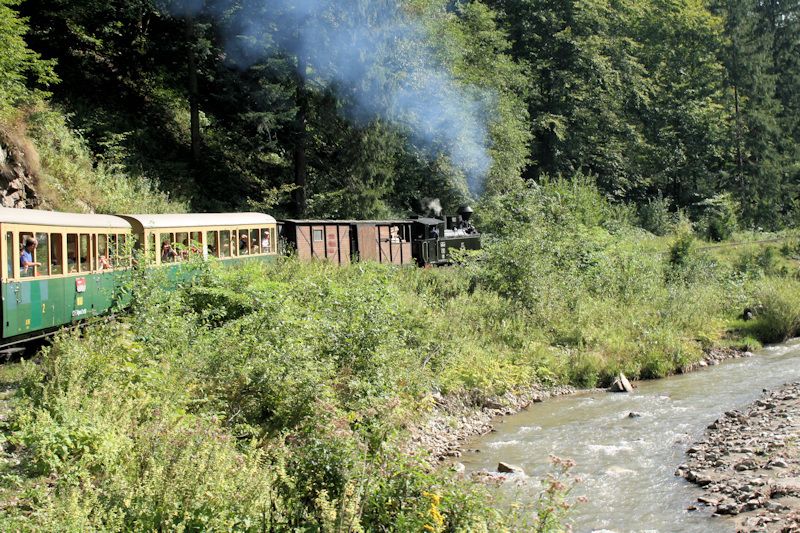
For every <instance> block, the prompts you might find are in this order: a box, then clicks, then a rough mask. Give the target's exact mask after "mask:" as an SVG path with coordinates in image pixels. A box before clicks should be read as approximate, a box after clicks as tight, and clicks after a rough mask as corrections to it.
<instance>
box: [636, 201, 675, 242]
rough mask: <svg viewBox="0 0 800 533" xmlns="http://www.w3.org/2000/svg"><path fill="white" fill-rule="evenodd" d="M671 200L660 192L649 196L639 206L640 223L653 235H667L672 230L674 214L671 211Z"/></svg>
mask: <svg viewBox="0 0 800 533" xmlns="http://www.w3.org/2000/svg"><path fill="white" fill-rule="evenodd" d="M669 206H670V200H669V198H664V197H662V196H661V195H660V194H659V195H658V197H657V198H649V199H648V200H647V203H644V204H641V205H640V206H639V224H640V225H641V226H642V228H644V229H646V230H647V231H649V232H650V233H652V234H653V235H666V234H667V233H669V232H670V231H671V230H672V225H673V221H672V215H671V214H670V212H669Z"/></svg>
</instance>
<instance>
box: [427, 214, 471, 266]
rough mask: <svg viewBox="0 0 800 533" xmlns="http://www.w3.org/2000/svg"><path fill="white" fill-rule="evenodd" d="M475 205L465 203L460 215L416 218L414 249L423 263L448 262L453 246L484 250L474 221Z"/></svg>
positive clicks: (454, 247) (462, 248)
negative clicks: (441, 217) (481, 248)
mask: <svg viewBox="0 0 800 533" xmlns="http://www.w3.org/2000/svg"><path fill="white" fill-rule="evenodd" d="M471 216H472V209H471V208H470V207H469V206H467V205H464V206H461V207H460V208H459V210H458V214H457V215H447V216H445V217H444V219H438V218H430V217H419V218H416V219H414V221H413V222H414V224H413V226H412V233H413V236H414V242H413V248H412V253H413V254H414V257H415V258H416V259H417V263H418V264H419V265H420V266H425V265H445V264H448V263H450V262H451V252H452V250H453V249H460V250H480V247H481V237H480V234H479V233H478V230H477V229H475V227H474V226H473V225H472V223H471V222H470V218H471Z"/></svg>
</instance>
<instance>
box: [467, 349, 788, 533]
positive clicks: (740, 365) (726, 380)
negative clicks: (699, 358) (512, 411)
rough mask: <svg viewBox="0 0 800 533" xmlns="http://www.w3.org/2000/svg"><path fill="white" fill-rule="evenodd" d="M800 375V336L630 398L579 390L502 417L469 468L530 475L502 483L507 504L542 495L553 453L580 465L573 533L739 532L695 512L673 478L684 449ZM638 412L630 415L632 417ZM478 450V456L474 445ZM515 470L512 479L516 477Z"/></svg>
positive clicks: (642, 388)
mask: <svg viewBox="0 0 800 533" xmlns="http://www.w3.org/2000/svg"><path fill="white" fill-rule="evenodd" d="M798 379H800V340H797V339H796V340H793V341H790V342H788V343H785V344H781V345H776V346H771V347H768V348H764V349H763V350H760V351H759V352H757V353H756V356H755V357H750V358H744V359H733V360H729V361H724V362H723V363H721V364H720V365H718V366H713V367H709V368H706V369H703V370H700V371H697V372H693V373H690V374H685V375H680V376H674V377H670V378H667V379H662V380H655V381H644V382H639V383H638V384H637V385H638V388H637V389H636V390H635V392H634V393H632V394H614V393H606V392H583V393H578V394H574V395H570V396H566V397H560V398H553V399H550V400H547V401H545V402H543V403H538V404H533V405H532V406H531V407H530V408H529V409H527V410H525V411H523V412H521V413H519V414H516V415H513V416H511V417H507V418H505V419H504V420H502V421H500V420H498V421H496V423H495V428H496V430H497V431H496V432H495V433H491V434H489V435H487V436H484V437H481V438H479V439H475V440H472V441H470V442H468V443H466V444H465V446H464V453H463V455H462V457H461V462H462V463H463V464H464V465H465V467H466V471H467V474H469V473H470V472H474V471H479V470H484V469H485V470H488V471H490V472H491V471H495V470H496V468H497V463H498V462H499V461H504V462H507V463H512V464H515V465H518V466H521V467H522V468H523V469H524V470H525V473H526V474H527V476H529V477H525V478H523V479H521V480H520V479H511V480H509V481H507V482H505V483H503V484H502V485H500V486H499V488H498V489H497V490H499V491H501V497H502V499H504V500H507V501H508V503H509V504H510V503H513V502H521V503H529V502H531V501H533V500H535V499H536V498H537V497H538V494H539V491H540V490H541V484H540V483H539V482H538V479H540V478H542V477H543V476H545V475H546V474H547V473H548V472H550V471H552V469H551V467H550V463H549V460H548V456H549V455H550V454H553V455H556V456H558V457H562V458H571V459H574V460H575V461H576V462H577V466H576V467H575V468H574V469H573V473H574V474H575V475H577V476H580V477H581V478H582V482H581V483H580V484H579V485H578V486H577V487H576V488H575V489H574V491H573V493H572V495H573V497H577V496H581V495H585V496H586V498H587V499H588V501H587V502H585V503H582V504H578V505H577V506H576V507H575V508H574V509H573V511H572V512H571V514H570V518H571V520H572V524H573V527H574V530H575V531H576V532H589V531H602V530H610V531H617V532H624V531H654V532H655V531H658V532H673V531H674V532H678V531H680V532H698V533H700V532H703V533H706V532H715V531H720V532H722V531H725V532H728V531H733V528H734V525H733V522H732V521H731V520H730V519H727V518H720V517H711V516H710V513H709V512H708V511H704V510H703V509H702V506H701V505H698V507H700V508H701V509H700V510H694V511H690V510H688V509H687V508H689V507H690V506H692V505H694V504H695V503H696V499H697V497H698V496H699V495H700V494H702V492H701V491H700V489H698V488H697V487H695V486H694V485H691V484H690V483H688V482H686V481H685V480H683V479H682V478H680V477H676V476H675V475H674V473H675V470H676V468H677V467H678V465H680V464H681V463H683V462H685V460H686V456H685V452H686V449H687V448H688V447H689V446H690V445H691V444H692V443H693V442H695V441H697V440H698V439H700V438H701V437H702V435H703V432H704V431H705V429H706V427H707V426H708V425H709V424H710V423H712V422H713V421H714V420H716V419H717V418H718V417H719V416H721V415H722V414H723V413H724V412H725V411H728V410H730V409H734V408H740V407H743V406H744V405H746V404H748V403H750V402H752V401H754V400H755V399H757V398H758V397H759V395H760V394H761V392H762V389H771V388H775V387H778V386H780V385H782V384H783V383H786V382H789V381H796V380H798ZM631 412H634V413H637V414H640V415H641V416H638V417H629V413H631ZM476 449H477V450H479V452H476V451H475V450H476ZM514 477H516V476H512V478H514Z"/></svg>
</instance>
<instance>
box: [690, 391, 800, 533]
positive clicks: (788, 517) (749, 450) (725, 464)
mask: <svg viewBox="0 0 800 533" xmlns="http://www.w3.org/2000/svg"><path fill="white" fill-rule="evenodd" d="M798 439H800V382H794V383H789V384H787V385H784V386H783V387H780V388H778V389H775V390H772V391H764V394H763V395H762V396H761V398H759V399H758V400H756V401H755V402H753V403H752V404H750V405H749V406H747V407H745V408H743V409H740V410H739V409H737V410H731V411H728V412H726V413H725V414H724V415H723V416H721V417H720V418H719V419H717V420H716V421H714V422H713V423H712V424H711V425H709V426H708V429H707V431H706V433H705V435H704V436H703V438H702V439H701V440H700V441H698V442H696V443H694V444H693V445H692V447H691V448H689V449H688V451H687V455H688V458H689V459H688V461H687V462H686V463H685V464H683V465H681V466H680V467H679V468H678V470H677V472H676V475H680V476H683V477H684V478H686V479H687V480H688V481H690V482H692V483H695V484H696V485H698V486H700V487H703V489H704V494H703V495H702V496H700V497H699V498H698V504H697V506H693V507H696V508H700V507H704V506H707V507H710V508H711V509H712V511H713V512H714V513H715V514H717V515H722V516H732V517H735V523H736V531H740V532H755V531H768V532H773V531H798V530H800V444H798Z"/></svg>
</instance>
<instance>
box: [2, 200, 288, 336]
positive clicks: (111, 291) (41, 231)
mask: <svg viewBox="0 0 800 533" xmlns="http://www.w3.org/2000/svg"><path fill="white" fill-rule="evenodd" d="M0 231H2V233H3V246H2V247H0V260H2V262H3V264H4V265H6V268H5V269H4V271H3V276H2V284H3V296H2V297H3V310H2V312H3V316H2V320H3V330H2V339H0V351H4V350H5V351H8V350H9V349H10V348H11V347H13V346H14V345H15V344H20V343H22V342H25V341H27V340H30V339H33V338H37V337H43V336H46V335H48V334H50V333H52V332H54V331H56V330H58V329H59V328H62V327H65V326H71V325H75V324H78V323H80V322H83V321H85V320H88V319H91V318H93V317H97V316H101V315H104V314H108V313H109V312H110V311H111V309H112V308H113V307H114V306H115V305H116V304H117V303H124V302H116V301H115V298H117V297H118V294H119V291H117V290H116V289H117V287H118V286H119V284H120V282H121V278H122V276H123V275H124V273H125V272H126V270H127V269H129V268H131V266H132V258H131V256H130V252H131V250H133V249H138V250H139V253H143V255H144V256H146V257H148V258H149V259H150V261H148V264H152V265H155V266H156V267H159V266H162V265H163V266H164V267H169V266H175V265H176V264H177V263H180V262H181V261H183V260H185V259H187V258H188V257H189V256H190V255H192V254H202V256H203V257H204V258H208V257H212V256H214V257H217V258H219V259H220V260H222V261H223V262H226V263H235V262H240V261H244V260H259V261H274V260H275V257H276V256H277V241H276V237H277V235H276V233H277V227H276V222H275V219H274V218H272V217H271V216H269V215H265V214H261V213H209V214H169V215H125V216H110V215H87V214H78V213H57V212H52V211H36V210H32V209H10V208H0ZM32 241H35V245H33V244H32ZM26 242H29V243H30V246H29V247H28V248H27V249H26V248H25V243H26ZM24 252H27V253H28V254H29V256H30V259H29V260H28V259H26V260H25V261H23V253H24ZM26 257H27V256H26ZM23 263H25V264H23ZM28 263H30V264H28Z"/></svg>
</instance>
